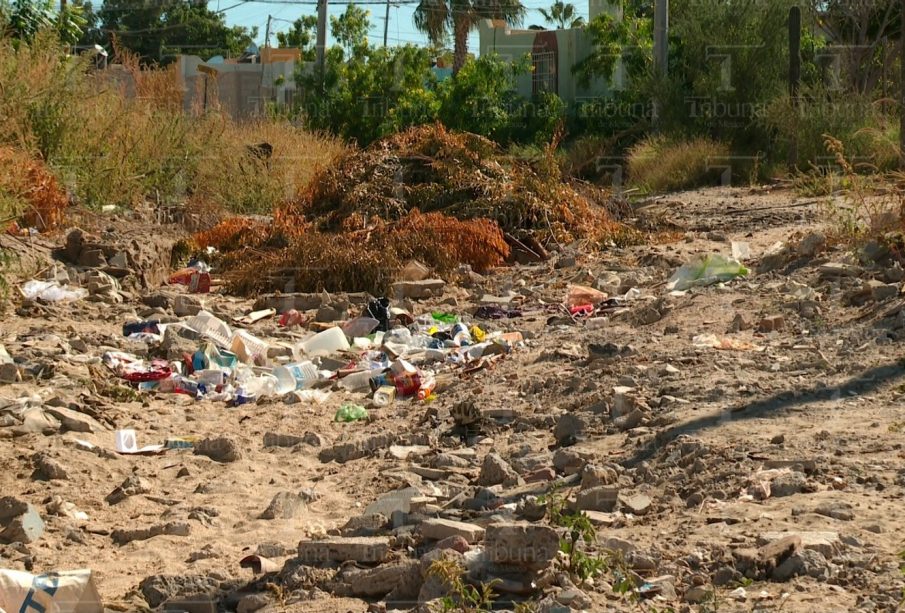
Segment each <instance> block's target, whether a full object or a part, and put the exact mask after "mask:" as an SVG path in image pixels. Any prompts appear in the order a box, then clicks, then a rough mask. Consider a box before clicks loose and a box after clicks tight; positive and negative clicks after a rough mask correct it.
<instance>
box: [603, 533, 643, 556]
mask: <svg viewBox="0 0 905 613" xmlns="http://www.w3.org/2000/svg"><path fill="white" fill-rule="evenodd" d="M603 548H604V549H608V550H610V551H618V552H620V553H622V554H623V555H628V554H630V553H634V552H635V551H636V550H637V549H638V548H637V547H635V544H634V543H632V542H631V541H627V540H625V539H621V538H619V537H618V536H608V537H607V538H606V539H605V540H604V541H603Z"/></svg>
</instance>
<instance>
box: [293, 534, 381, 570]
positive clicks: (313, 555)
mask: <svg viewBox="0 0 905 613" xmlns="http://www.w3.org/2000/svg"><path fill="white" fill-rule="evenodd" d="M389 552H390V539H389V538H388V537H382V536H358V537H350V538H342V537H331V538H326V539H320V540H314V541H301V542H300V543H299V553H298V557H299V558H300V560H301V561H302V562H303V563H305V564H308V565H313V564H322V563H324V562H346V561H349V560H352V561H355V562H363V563H370V564H373V563H377V562H383V561H384V560H386V558H387V555H388V554H389Z"/></svg>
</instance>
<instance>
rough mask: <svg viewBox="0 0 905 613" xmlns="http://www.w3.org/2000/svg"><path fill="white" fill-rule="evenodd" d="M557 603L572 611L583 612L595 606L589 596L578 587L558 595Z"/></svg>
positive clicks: (570, 588) (568, 588)
mask: <svg viewBox="0 0 905 613" xmlns="http://www.w3.org/2000/svg"><path fill="white" fill-rule="evenodd" d="M556 601H557V602H558V603H560V604H563V605H566V606H567V607H569V608H570V609H576V610H579V611H583V610H586V609H589V608H590V607H591V605H592V604H593V603H592V602H591V599H590V598H588V595H587V594H585V593H584V592H582V591H581V590H580V589H578V588H577V587H574V586H573V587H567V588H566V589H564V590H562V591H561V592H559V593H558V594H557V595H556Z"/></svg>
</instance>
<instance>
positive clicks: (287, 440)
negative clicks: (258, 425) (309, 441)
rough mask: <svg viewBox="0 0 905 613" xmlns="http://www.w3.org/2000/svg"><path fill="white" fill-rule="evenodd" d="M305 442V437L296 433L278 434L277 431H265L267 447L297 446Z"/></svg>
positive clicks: (265, 444)
mask: <svg viewBox="0 0 905 613" xmlns="http://www.w3.org/2000/svg"><path fill="white" fill-rule="evenodd" d="M303 442H305V438H304V437H302V436H295V435H294V434H278V433H276V432H265V433H264V446H265V447H295V446H296V445H300V444H301V443H303Z"/></svg>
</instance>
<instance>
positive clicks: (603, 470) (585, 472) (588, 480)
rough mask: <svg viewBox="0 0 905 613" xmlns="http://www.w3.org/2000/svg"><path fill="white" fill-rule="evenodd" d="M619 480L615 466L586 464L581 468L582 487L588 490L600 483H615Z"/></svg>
mask: <svg viewBox="0 0 905 613" xmlns="http://www.w3.org/2000/svg"><path fill="white" fill-rule="evenodd" d="M618 480H619V475H618V473H616V470H615V469H614V468H611V467H609V466H594V465H593V464H585V466H584V468H582V469H581V489H583V490H586V489H590V488H592V487H597V486H599V485H613V484H615V483H616V482H617V481H618Z"/></svg>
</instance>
